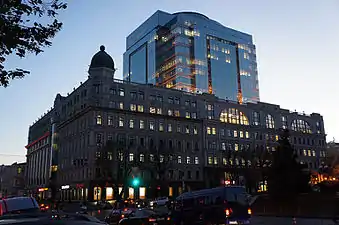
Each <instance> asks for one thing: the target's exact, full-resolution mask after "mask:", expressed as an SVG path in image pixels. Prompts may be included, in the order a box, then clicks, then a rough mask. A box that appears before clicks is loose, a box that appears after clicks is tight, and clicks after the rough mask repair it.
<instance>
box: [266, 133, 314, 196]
mask: <svg viewBox="0 0 339 225" xmlns="http://www.w3.org/2000/svg"><path fill="white" fill-rule="evenodd" d="M289 137H290V135H289V131H288V130H284V131H283V132H282V134H281V136H280V140H279V141H278V143H279V146H278V148H277V151H275V152H273V154H272V165H271V167H270V168H269V171H268V190H269V193H270V194H271V195H273V196H275V197H281V198H282V199H295V198H296V196H297V195H298V194H299V193H301V192H304V191H306V190H307V189H308V186H309V180H310V174H309V173H307V172H305V167H304V166H303V165H302V164H300V163H299V162H298V160H297V155H296V153H295V151H294V149H293V147H292V146H291V144H290V142H289Z"/></svg>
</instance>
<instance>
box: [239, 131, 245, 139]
mask: <svg viewBox="0 0 339 225" xmlns="http://www.w3.org/2000/svg"><path fill="white" fill-rule="evenodd" d="M239 136H240V138H243V137H244V132H243V131H242V130H241V131H239Z"/></svg>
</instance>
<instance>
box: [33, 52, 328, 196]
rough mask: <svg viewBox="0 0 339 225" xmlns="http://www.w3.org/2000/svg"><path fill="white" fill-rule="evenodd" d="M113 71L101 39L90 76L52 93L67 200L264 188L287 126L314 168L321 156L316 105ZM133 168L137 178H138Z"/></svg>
mask: <svg viewBox="0 0 339 225" xmlns="http://www.w3.org/2000/svg"><path fill="white" fill-rule="evenodd" d="M114 72H115V68H114V62H113V59H112V58H111V57H110V56H109V55H108V54H107V53H106V52H105V48H104V47H103V46H102V47H101V48H100V51H99V52H98V53H97V54H95V55H94V57H93V58H92V61H91V65H90V68H89V76H88V79H87V80H86V81H85V82H84V83H81V85H80V86H79V87H78V88H76V89H74V90H73V92H72V93H70V94H68V95H67V96H61V95H60V94H58V95H57V96H56V99H55V102H54V107H53V110H52V114H51V115H52V121H53V129H52V124H51V123H50V128H49V129H48V130H49V131H50V134H51V133H54V138H52V140H54V141H53V143H51V149H54V150H55V152H57V153H58V154H57V157H56V156H53V157H52V158H53V159H54V162H52V163H51V164H50V165H55V166H54V167H53V168H54V169H53V170H54V171H57V172H56V174H57V186H58V187H59V188H60V189H61V196H60V197H61V198H63V199H71V200H72V199H74V200H76V199H88V200H100V199H108V200H109V199H112V198H114V197H116V196H117V192H119V193H120V192H121V189H122V186H125V187H126V188H125V190H124V195H125V196H126V197H127V195H128V197H130V198H134V197H140V198H147V197H152V196H153V194H154V190H158V189H161V190H162V194H166V195H177V194H179V193H180V192H182V191H183V189H185V190H191V189H199V188H202V187H212V186H217V185H224V184H225V183H226V184H228V183H230V184H232V183H234V184H251V185H249V186H250V187H251V189H253V190H257V189H258V188H259V190H265V188H266V187H265V177H264V175H263V173H262V170H261V168H264V167H265V166H267V165H268V164H269V157H268V155H269V153H270V152H272V151H274V150H275V148H276V146H277V143H276V141H277V140H278V138H279V134H280V131H281V130H282V129H290V130H291V142H292V143H293V145H294V147H295V149H296V150H297V152H298V155H299V159H300V161H301V162H302V163H304V164H307V166H308V168H309V169H317V168H318V166H319V164H320V162H321V161H322V157H324V154H325V131H324V124H323V119H322V116H321V115H319V114H316V113H313V114H311V115H305V114H299V113H297V112H290V111H288V110H285V109H281V108H280V107H279V106H278V105H272V104H267V103H261V102H259V103H248V104H238V103H237V102H232V101H227V100H222V99H219V98H217V97H215V96H214V95H210V94H192V93H188V92H183V91H179V90H175V89H166V88H162V87H156V86H153V85H149V84H136V83H132V82H127V81H121V80H116V79H114ZM37 123H39V122H37ZM34 129H35V128H34V125H33V126H32V127H31V128H30V132H33V130H34ZM52 130H53V131H52ZM51 137H52V136H51ZM51 142H52V141H51ZM56 159H57V160H56ZM56 165H57V166H56ZM133 177H134V178H136V177H137V178H138V179H140V183H138V185H137V187H132V186H133V185H132V182H131V179H132V178H133ZM164 189H166V190H164Z"/></svg>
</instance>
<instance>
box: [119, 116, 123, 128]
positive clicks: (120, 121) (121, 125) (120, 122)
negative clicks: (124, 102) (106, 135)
mask: <svg viewBox="0 0 339 225" xmlns="http://www.w3.org/2000/svg"><path fill="white" fill-rule="evenodd" d="M123 126H124V118H122V117H119V127H123Z"/></svg>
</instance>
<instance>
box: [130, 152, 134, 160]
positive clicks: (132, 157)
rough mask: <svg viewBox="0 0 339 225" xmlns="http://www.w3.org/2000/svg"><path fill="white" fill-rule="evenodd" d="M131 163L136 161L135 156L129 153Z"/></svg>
mask: <svg viewBox="0 0 339 225" xmlns="http://www.w3.org/2000/svg"><path fill="white" fill-rule="evenodd" d="M129 161H130V162H132V161H134V154H133V153H129Z"/></svg>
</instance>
